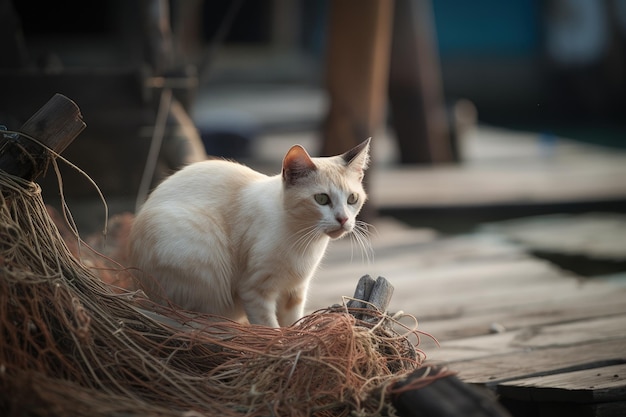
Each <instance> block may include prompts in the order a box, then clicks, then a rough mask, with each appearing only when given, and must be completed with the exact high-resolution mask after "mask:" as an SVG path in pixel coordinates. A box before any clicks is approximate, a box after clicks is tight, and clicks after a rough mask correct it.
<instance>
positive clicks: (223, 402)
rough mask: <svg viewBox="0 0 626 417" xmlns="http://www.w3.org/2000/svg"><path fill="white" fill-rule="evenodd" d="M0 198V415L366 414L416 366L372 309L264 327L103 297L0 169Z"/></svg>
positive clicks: (29, 186) (338, 309) (31, 198)
mask: <svg viewBox="0 0 626 417" xmlns="http://www.w3.org/2000/svg"><path fill="white" fill-rule="evenodd" d="M0 190H1V192H0V199H1V201H0V203H1V207H0V210H1V212H0V414H2V415H20V416H44V415H45V416H65V415H71V416H121V415H124V416H139V415H142V416H143V415H151V416H187V417H193V416H200V415H220V416H232V415H236V416H239V415H246V416H259V415H291V416H297V415H318V416H330V415H333V416H347V415H351V414H356V415H377V414H380V413H388V412H390V407H391V405H390V397H391V396H392V395H393V394H394V384H395V383H396V382H398V381H400V380H401V379H403V377H405V376H406V375H407V374H408V373H410V372H411V371H413V370H415V369H416V368H418V367H420V365H421V362H422V359H423V353H422V352H420V351H419V350H418V349H417V348H416V345H417V343H418V341H419V337H418V336H419V334H418V333H419V332H418V331H417V330H416V325H415V327H411V326H406V325H401V324H400V323H399V322H398V321H397V320H395V319H394V318H391V317H389V316H388V315H386V314H384V313H382V312H378V311H376V310H371V309H368V310H366V311H365V310H364V311H361V312H360V313H364V312H366V314H365V315H366V316H367V318H366V320H361V319H356V318H355V316H354V315H353V314H350V313H351V311H349V309H348V308H347V307H345V305H343V306H335V307H331V308H328V309H326V310H323V311H318V312H316V313H313V314H311V315H309V316H306V317H304V318H303V319H302V320H301V321H300V322H298V323H297V324H296V325H294V326H291V327H288V328H281V329H271V328H266V327H261V326H249V325H241V324H238V323H234V322H229V321H224V320H217V319H216V318H215V317H210V316H202V315H191V314H190V313H185V312H181V311H178V310H175V309H173V308H169V307H162V306H159V305H156V304H154V303H151V302H150V301H149V300H147V299H146V298H145V296H144V295H143V293H142V292H140V291H136V292H132V291H121V292H120V291H119V290H117V291H114V290H113V289H112V288H111V286H110V285H109V284H106V283H104V282H103V281H102V280H101V279H99V278H98V276H97V275H96V274H94V273H93V271H92V270H90V269H88V268H86V267H85V266H84V265H82V264H81V263H80V262H79V261H78V260H77V259H76V257H74V256H73V255H72V254H71V253H70V251H69V250H68V248H67V246H66V244H65V243H64V241H63V239H62V238H61V237H60V235H59V232H58V230H57V228H56V227H55V225H54V223H53V221H52V220H51V219H50V217H49V215H48V213H47V212H46V208H45V205H44V203H43V200H42V198H41V195H40V189H39V187H38V186H37V185H36V184H35V183H32V182H27V181H24V180H21V179H19V178H16V177H12V176H10V175H8V174H6V173H4V172H2V171H0ZM427 379H428V378H424V380H423V381H420V382H419V383H427V382H428V381H427ZM403 389H406V387H404V388H403Z"/></svg>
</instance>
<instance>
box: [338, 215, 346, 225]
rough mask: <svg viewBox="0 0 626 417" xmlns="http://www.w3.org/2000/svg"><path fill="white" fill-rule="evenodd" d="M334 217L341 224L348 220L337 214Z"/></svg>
mask: <svg viewBox="0 0 626 417" xmlns="http://www.w3.org/2000/svg"><path fill="white" fill-rule="evenodd" d="M335 219H337V222H338V223H339V224H340V225H342V226H343V225H344V224H345V223H346V222H347V221H348V218H347V217H343V216H337V217H335Z"/></svg>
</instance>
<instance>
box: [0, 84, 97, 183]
mask: <svg viewBox="0 0 626 417" xmlns="http://www.w3.org/2000/svg"><path fill="white" fill-rule="evenodd" d="M86 126H87V125H86V124H85V122H83V120H82V115H81V113H80V109H79V108H78V106H77V105H76V103H74V102H73V101H72V100H70V99H69V98H67V97H65V96H64V95H62V94H55V95H54V96H53V97H52V98H51V99H50V100H48V102H47V103H46V104H44V105H43V107H41V108H40V109H39V110H38V111H37V112H36V113H35V114H33V115H32V116H31V118H30V119H28V120H27V121H26V123H24V124H23V125H22V127H21V128H20V129H19V132H21V133H24V134H26V135H28V136H31V137H33V138H35V139H37V140H38V141H39V142H41V143H42V144H43V145H45V146H47V147H48V148H49V149H52V150H53V151H55V152H56V153H61V152H63V151H64V150H65V148H67V146H68V145H69V144H70V143H72V141H73V140H74V139H75V138H76V137H77V136H78V134H79V133H80V132H82V131H83V129H85V127H86ZM4 141H5V142H4V143H2V142H0V169H1V170H3V171H5V172H7V173H9V174H11V175H15V176H18V177H22V178H24V179H26V180H31V181H32V180H34V179H35V178H37V177H38V176H40V175H41V174H43V173H44V172H45V171H46V169H47V167H48V162H49V161H50V158H52V157H53V156H52V155H51V154H50V152H48V150H47V149H46V148H44V147H42V146H41V145H39V144H38V143H37V142H34V141H33V140H31V139H29V138H27V137H24V136H22V135H18V136H17V137H15V138H5V139H4Z"/></svg>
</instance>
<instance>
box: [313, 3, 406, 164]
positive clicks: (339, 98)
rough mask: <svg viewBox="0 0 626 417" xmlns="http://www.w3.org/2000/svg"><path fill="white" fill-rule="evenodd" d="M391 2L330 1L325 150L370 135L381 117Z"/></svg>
mask: <svg viewBox="0 0 626 417" xmlns="http://www.w3.org/2000/svg"><path fill="white" fill-rule="evenodd" d="M393 3H394V2H393V0H361V1H354V0H333V1H332V2H331V3H330V7H331V10H330V29H329V44H328V55H327V64H326V65H327V74H326V77H327V80H326V82H327V90H328V94H329V96H330V109H329V112H328V115H327V120H326V125H325V128H324V132H323V139H324V140H323V145H322V154H323V155H338V154H340V153H342V152H345V151H346V150H348V149H351V148H352V147H354V146H356V145H358V144H359V143H361V142H362V141H364V140H365V139H367V138H368V137H372V136H374V133H375V132H376V130H377V129H379V128H380V126H381V124H382V123H383V121H384V119H385V115H386V104H387V80H388V68H389V45H390V42H391V27H392V17H393ZM373 143H375V139H374V140H373Z"/></svg>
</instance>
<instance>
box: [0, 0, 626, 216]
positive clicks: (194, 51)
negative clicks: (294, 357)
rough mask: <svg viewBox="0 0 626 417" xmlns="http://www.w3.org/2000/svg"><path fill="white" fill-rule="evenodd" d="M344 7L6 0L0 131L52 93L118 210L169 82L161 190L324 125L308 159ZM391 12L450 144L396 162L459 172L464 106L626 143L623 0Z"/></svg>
mask: <svg viewBox="0 0 626 417" xmlns="http://www.w3.org/2000/svg"><path fill="white" fill-rule="evenodd" d="M381 1H382V3H378V4H379V5H380V4H382V5H384V6H389V7H392V6H393V4H394V2H393V1H391V0H390V1H388V2H385V1H384V0H381ZM339 3H343V4H346V3H350V2H349V1H347V2H346V1H345V0H338V1H335V2H333V1H331V0H211V1H202V0H170V1H165V0H161V1H156V0H154V1H150V0H143V1H139V0H137V1H126V0H111V1H106V2H95V3H94V2H82V1H78V0H66V1H63V2H47V1H43V0H19V1H10V0H2V1H0V10H1V13H0V16H1V17H0V23H1V24H0V31H2V37H1V39H2V51H3V53H2V56H0V79H2V86H3V87H2V90H3V91H2V94H0V124H4V125H6V126H7V127H8V128H9V129H17V128H19V126H20V125H21V123H23V122H24V121H25V120H26V118H27V117H28V116H30V115H31V114H32V113H33V112H34V111H35V110H36V109H37V108H38V107H39V106H41V105H42V104H43V103H44V102H45V101H46V100H47V99H48V98H49V97H51V96H52V94H54V93H56V92H60V93H62V94H65V95H67V96H68V97H70V98H71V99H73V100H74V101H76V102H77V104H78V105H79V106H80V108H81V109H82V112H83V114H84V117H85V121H86V123H87V125H88V127H87V130H86V131H85V132H84V133H83V134H82V135H81V136H80V137H79V139H78V140H77V141H76V143H75V144H73V145H72V146H71V147H70V148H69V149H68V150H67V152H66V156H67V157H68V158H69V159H70V160H72V161H74V162H75V163H77V164H78V165H79V166H81V167H84V168H86V169H87V171H88V172H89V174H90V175H91V176H92V177H93V178H94V180H95V181H96V182H97V183H98V184H99V185H100V186H101V187H102V188H103V190H104V192H105V195H107V196H108V198H109V199H110V200H111V201H113V204H115V203H114V201H115V199H116V198H117V196H121V200H123V199H124V197H126V196H134V195H136V193H137V189H138V188H139V187H140V182H141V178H142V175H145V172H144V171H145V170H144V166H145V161H146V158H147V155H148V153H149V149H150V143H151V142H153V140H154V136H155V126H157V124H158V123H157V116H158V112H159V104H160V103H161V102H162V99H163V97H162V96H161V92H162V91H163V87H164V86H166V87H167V88H170V89H171V90H172V92H173V100H172V103H173V104H172V107H171V111H170V113H169V117H168V118H167V119H168V122H167V123H166V125H167V128H166V129H165V134H164V136H165V138H164V141H163V145H162V147H161V148H162V152H161V159H160V161H159V164H158V166H157V167H156V168H155V171H156V172H157V174H156V179H155V180H154V181H157V180H158V178H159V176H158V172H159V171H160V172H161V173H162V174H161V175H167V173H168V172H171V171H172V170H174V169H176V168H177V167H179V166H180V164H181V163H185V162H187V161H189V160H193V159H194V158H202V157H203V154H202V153H203V152H206V153H208V154H210V155H217V156H227V157H236V158H241V159H246V158H248V159H250V158H254V157H255V149H256V148H255V146H254V144H255V140H256V139H257V138H258V137H260V136H263V135H267V134H271V133H275V132H283V133H284V132H302V131H316V132H320V133H319V135H318V136H319V147H318V149H317V150H316V151H317V152H318V153H324V149H325V148H324V146H323V143H324V141H328V138H325V137H324V134H323V129H324V124H325V123H326V122H327V117H328V113H329V109H330V108H331V102H330V99H329V95H328V89H327V86H328V85H327V81H328V75H329V71H330V70H329V68H330V67H331V66H332V64H333V63H332V62H329V45H330V44H331V42H332V39H331V35H330V33H331V32H332V31H331V30H330V29H331V16H332V15H333V10H335V9H334V8H338V6H337V4H339ZM369 3H373V4H375V3H376V1H375V0H374V1H373V2H372V1H370V2H369ZM362 4H363V3H361V2H358V1H353V2H352V4H350V6H349V7H351V8H353V10H354V12H355V19H353V21H352V22H350V20H349V19H347V20H346V22H345V23H344V24H345V28H346V30H353V31H354V30H360V31H362V33H363V34H366V33H368V32H369V31H371V30H372V27H371V26H368V25H367V24H366V23H367V22H361V21H359V19H360V17H359V15H358V14H356V12H362V10H361V9H362ZM372 13H373V12H372ZM372 13H370V15H371V14H372ZM395 13H396V14H395V23H391V22H392V20H389V22H390V24H391V27H392V29H391V32H392V35H393V39H394V40H393V42H396V40H397V39H399V38H400V35H399V31H400V27H401V26H402V25H404V29H407V28H408V29H407V30H409V29H410V30H413V32H408V33H409V35H407V34H406V33H407V32H405V34H404V35H402V36H403V37H404V38H402V39H405V40H406V39H409V40H411V39H412V38H411V37H413V38H414V39H413V40H414V41H415V42H414V43H415V45H418V47H417V49H419V50H420V52H419V53H418V51H417V49H416V52H415V54H416V58H415V59H414V60H413V61H414V62H413V64H415V62H417V63H418V64H416V65H418V66H421V67H420V71H422V72H423V74H426V75H425V76H424V75H422V78H421V79H420V80H419V82H418V84H419V85H417V87H416V89H415V90H414V92H415V94H416V95H418V96H419V94H420V91H423V90H424V89H429V88H431V86H432V85H434V86H436V87H437V88H435V89H434V90H433V91H434V93H435V95H437V94H439V95H440V99H441V100H440V101H441V103H439V102H438V101H437V100H435V101H434V103H435V105H441V106H444V107H445V109H444V110H445V111H446V113H447V114H448V118H447V119H446V123H447V124H448V126H447V127H446V129H448V131H449V133H450V138H449V139H445V140H450V143H451V147H452V151H451V155H449V156H448V157H447V158H444V159H443V160H441V161H438V160H437V159H436V158H431V157H425V158H423V159H421V160H420V159H419V158H411V157H409V156H410V155H408V154H409V153H410V152H415V151H404V150H403V149H405V148H403V146H402V144H403V143H406V141H407V140H406V139H404V140H397V143H398V147H399V151H398V152H396V153H395V154H394V155H396V156H395V157H394V158H395V160H394V161H395V162H397V163H405V164H406V163H429V164H431V163H438V162H461V163H462V162H463V161H462V155H459V154H458V150H455V149H454V148H455V147H456V146H457V144H456V143H455V141H456V140H458V138H456V137H455V135H457V134H458V132H456V131H455V129H456V127H457V126H456V125H455V116H454V111H455V109H458V107H455V105H456V104H458V103H464V104H465V105H466V106H469V111H470V112H471V111H475V114H476V115H477V122H478V123H479V124H487V125H492V126H499V127H505V128H509V129H514V130H522V131H531V132H537V133H538V134H541V135H543V136H542V137H544V138H547V139H546V140H548V141H549V140H550V138H552V137H555V136H563V137H568V138H571V139H575V140H579V141H582V142H591V143H597V144H601V145H605V146H611V147H616V148H626V117H625V116H626V42H625V37H626V2H625V1H624V0H607V1H596V0H543V1H540V0H508V1H506V2H502V1H498V0H477V1H471V2H468V1H464V0H396V2H395ZM344 19H345V17H344ZM402 21H403V22H404V23H402V25H401V22H402ZM335 26H337V27H338V28H339V29H341V25H340V24H337V23H335ZM349 27H350V28H349ZM339 29H337V28H335V35H334V36H335V37H336V36H337V35H336V33H339V32H340V30H339ZM390 42H391V41H390ZM412 45H413V44H411V43H410V42H408V43H407V42H405V43H404V44H402V45H400V46H401V47H402V48H405V49H402V51H403V53H402V54H400V60H399V61H394V59H396V58H393V59H392V64H391V70H390V76H391V81H393V77H394V76H395V75H394V74H397V71H394V65H395V66H396V67H401V66H403V65H412V59H413V57H412V54H411V50H412V49H411V48H412V47H413V46H412ZM424 45H426V46H427V47H428V48H430V49H428V48H427V49H426V53H424ZM396 47H397V45H396V43H393V47H392V46H391V45H390V46H389V48H390V52H389V53H390V54H392V53H393V50H392V49H393V48H396ZM406 48H408V49H406ZM420 48H421V49H420ZM407 51H408V52H407ZM393 62H396V63H395V64H394V63H393ZM424 62H426V64H425V65H426V66H425V67H424ZM390 84H393V82H390ZM420 89H422V90H420ZM390 92H391V97H392V98H393V97H394V95H393V89H390ZM459 100H460V101H459ZM427 104H428V103H427ZM380 106H381V108H383V109H384V118H385V121H386V126H387V128H388V131H389V132H390V135H391V137H392V138H393V137H394V128H395V127H397V126H398V125H399V124H400V123H401V121H400V114H401V111H398V110H396V109H394V103H393V100H392V102H391V105H388V104H387V103H386V102H384V103H381V104H380ZM394 111H395V114H394ZM420 112H422V113H424V114H427V111H425V110H424V109H418V110H417V111H415V114H416V115H417V114H418V113H420ZM416 119H419V118H418V117H417V116H416ZM411 120H412V119H411V118H410V117H409V122H411ZM424 120H426V121H427V120H429V118H428V117H426V118H425V119H424ZM423 123H426V122H423ZM367 130H368V129H365V131H364V133H365V134H367V133H370V134H371V132H367ZM398 136H399V135H398ZM414 136H415V135H414ZM412 138H413V137H411V138H409V142H410V141H411V140H413V139H412ZM414 140H415V141H421V140H424V139H423V138H420V137H415V138H414ZM198 141H201V143H202V148H203V149H201V150H199V149H198V147H197V143H198ZM190 143H191V144H190ZM326 149H328V147H326ZM277 152H278V154H281V153H282V150H278V151H277ZM49 177H50V176H49ZM67 181H69V182H68V184H70V186H68V189H69V190H66V193H68V194H69V197H70V198H72V197H76V198H80V197H81V196H87V195H90V196H93V192H92V190H90V186H89V185H88V184H87V183H86V182H84V181H81V180H76V181H74V180H72V179H71V178H69V179H68V180H67ZM152 184H153V183H152ZM68 191H70V192H68Z"/></svg>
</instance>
